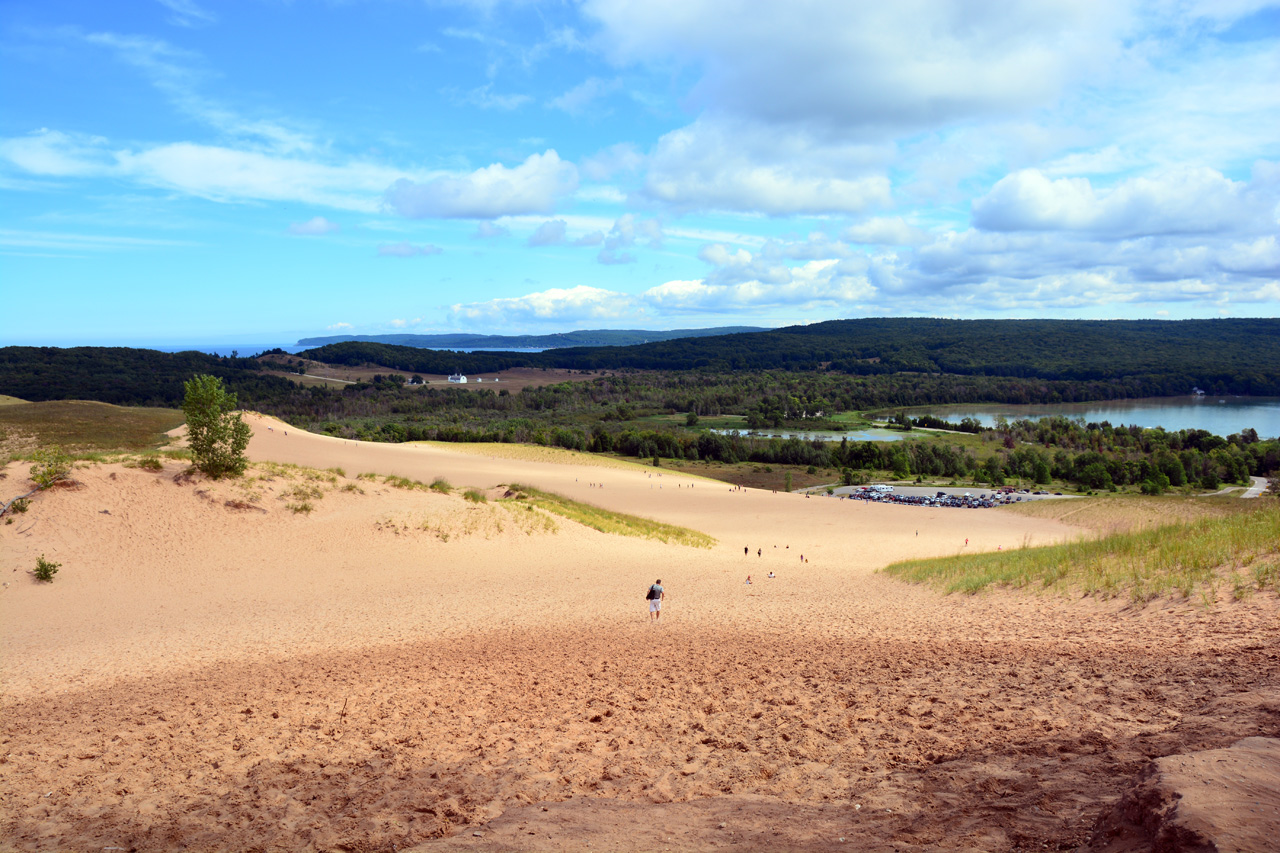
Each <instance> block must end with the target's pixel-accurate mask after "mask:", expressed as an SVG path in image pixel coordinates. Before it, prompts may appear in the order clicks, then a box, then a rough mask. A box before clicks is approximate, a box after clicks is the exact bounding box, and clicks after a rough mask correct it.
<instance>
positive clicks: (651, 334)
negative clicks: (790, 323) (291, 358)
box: [298, 326, 769, 350]
mask: <svg viewBox="0 0 1280 853" xmlns="http://www.w3.org/2000/svg"><path fill="white" fill-rule="evenodd" d="M767 331H769V329H768V328H767V327H763V326H717V327H716V328H713V329H669V330H667V331H653V330H649V329H583V330H579V331H576V332H560V333H558V334H554V335H468V334H449V335H330V336H328V337H322V338H300V339H299V340H298V346H300V347H319V346H326V345H327V344H340V343H346V342H347V341H363V342H367V343H377V344H395V345H397V346H402V347H423V348H426V349H495V350H519V349H559V348H561V347H626V346H634V345H636V344H649V343H656V342H658V341H673V340H676V339H678V338H708V337H714V336H716V335H736V334H738V333H740V332H767Z"/></svg>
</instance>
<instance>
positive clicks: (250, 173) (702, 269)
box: [0, 0, 1280, 345]
mask: <svg viewBox="0 0 1280 853" xmlns="http://www.w3.org/2000/svg"><path fill="white" fill-rule="evenodd" d="M0 193H2V194H3V195H2V199H3V202H2V204H0V282H3V283H2V285H0V289H2V292H3V294H4V310H3V311H2V312H0V344H3V343H35V344H52V345H75V344H90V343H117V342H126V343H139V344H145V343H166V342H176V343H182V342H217V341H234V340H241V341H254V342H257V341H262V342H271V343H276V342H287V341H289V340H292V339H293V338H295V337H297V336H302V335H318V334H333V333H347V332H349V333H360V334H377V333H387V332H420V333H432V332H445V331H475V332H488V333H495V334H502V333H524V332H533V333H536V332H545V331H564V330H569V329H578V328H653V329H667V328H688V327H704V326H716V325H725V324H748V325H759V326H780V325H789V324H793V323H804V322H814V321H820V320H829V319H836V318H848V317H863V316H947V317H1067V318H1112V317H1125V318H1139V317H1152V318H1160V317H1167V318H1173V319H1179V318H1188V317H1221V316H1280V246H1278V245H1277V234H1278V233H1280V224H1278V223H1280V7H1277V6H1276V5H1267V4H1265V3H1255V2H1249V0H1219V2H1150V3H1124V2H1118V0H1106V2H1091V0H1064V1H1063V2H1058V1H1057V0H1032V2H1008V0H1004V2H1000V3H995V2H990V3H988V2H971V3H954V2H927V0H902V2H895V3H887V4H886V3H849V2H842V1H841V2H814V1H813V0H790V2H787V3H760V2H745V0H743V2H730V0H724V1H723V2H703V0H582V1H581V2H545V3H539V2H501V0H483V2H482V1H481V0H476V2H461V0H459V1H458V2H414V0H367V2H358V0H350V2H338V0H331V1H330V2H309V0H293V2H287V0H244V1H243V2H237V0H229V2H217V3H214V2H210V0H134V2H128V1H127V0H122V2H111V3H102V2H100V0H97V2H67V0H38V2H34V0H5V2H3V3H2V4H0Z"/></svg>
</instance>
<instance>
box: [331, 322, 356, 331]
mask: <svg viewBox="0 0 1280 853" xmlns="http://www.w3.org/2000/svg"><path fill="white" fill-rule="evenodd" d="M354 328H355V326H353V325H351V324H350V323H334V324H333V325H332V326H325V331H327V332H345V331H348V330H350V329H354Z"/></svg>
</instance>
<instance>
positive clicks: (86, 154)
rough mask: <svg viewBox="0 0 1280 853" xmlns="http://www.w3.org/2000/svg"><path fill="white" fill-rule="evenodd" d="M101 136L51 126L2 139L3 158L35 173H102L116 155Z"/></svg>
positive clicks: (60, 176)
mask: <svg viewBox="0 0 1280 853" xmlns="http://www.w3.org/2000/svg"><path fill="white" fill-rule="evenodd" d="M105 144H106V140H105V139H103V138H102V137H100V136H85V135H83V134H79V135H73V134H67V133H61V132H59V131H56V130H49V129H48V128H40V129H39V130H37V131H35V132H33V133H29V134H27V135H26V136H15V137H11V138H9V139H3V140H0V158H3V159H4V160H7V161H9V162H10V163H12V164H13V165H14V166H17V167H18V168H19V169H21V170H22V171H24V172H28V173H30V174H33V175H43V176H47V177H55V178H64V177H79V176H85V175H94V174H101V173H102V172H104V171H107V170H109V169H111V167H112V165H113V158H112V157H111V154H110V152H108V151H107V150H105V148H104V147H103V146H104V145H105Z"/></svg>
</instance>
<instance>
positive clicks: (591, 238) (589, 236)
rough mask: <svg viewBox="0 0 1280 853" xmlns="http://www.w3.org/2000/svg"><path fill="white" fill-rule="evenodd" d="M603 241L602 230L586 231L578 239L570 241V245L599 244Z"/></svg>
mask: <svg viewBox="0 0 1280 853" xmlns="http://www.w3.org/2000/svg"><path fill="white" fill-rule="evenodd" d="M603 242H604V232H603V231H588V232H587V233H586V234H583V235H582V236H581V237H579V238H578V239H576V240H574V241H573V242H572V243H570V244H569V245H570V246H599V245H600V244H601V243H603Z"/></svg>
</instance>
